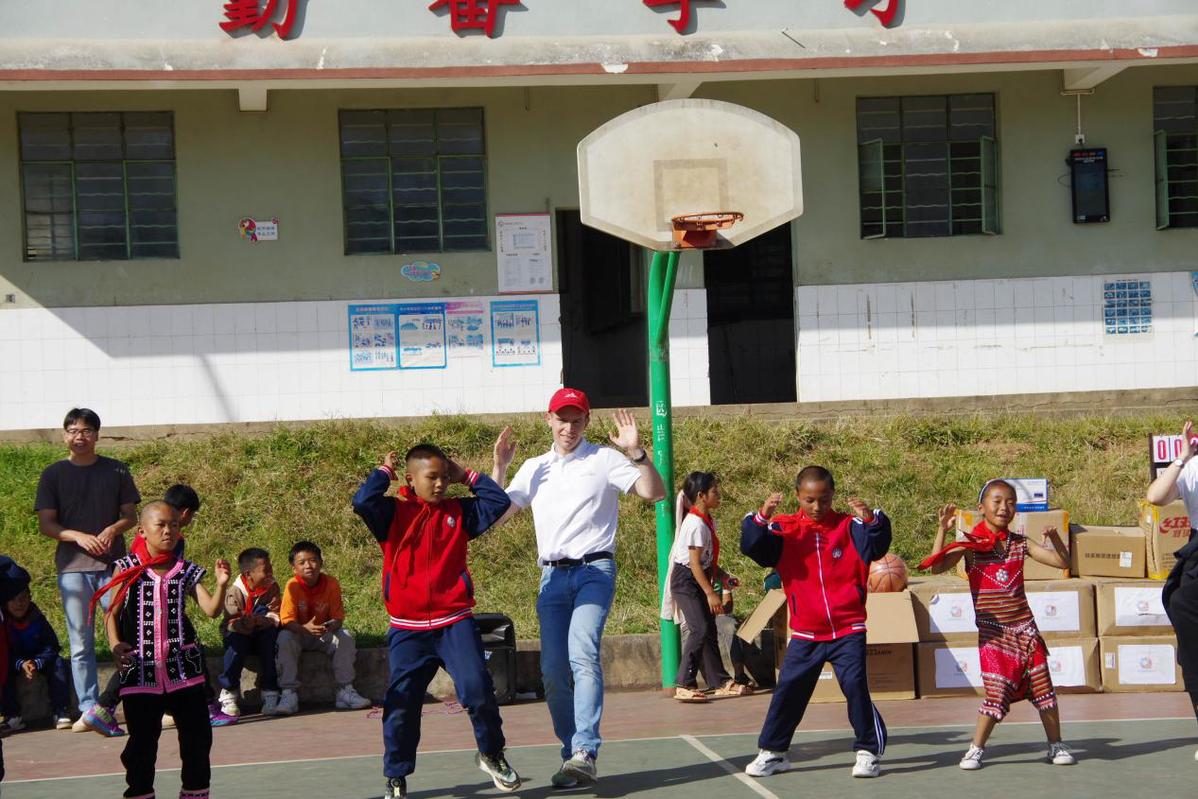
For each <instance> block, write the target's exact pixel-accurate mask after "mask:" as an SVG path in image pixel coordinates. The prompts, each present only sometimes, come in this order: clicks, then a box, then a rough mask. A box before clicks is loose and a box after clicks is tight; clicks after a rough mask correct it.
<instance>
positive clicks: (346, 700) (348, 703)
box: [334, 685, 371, 710]
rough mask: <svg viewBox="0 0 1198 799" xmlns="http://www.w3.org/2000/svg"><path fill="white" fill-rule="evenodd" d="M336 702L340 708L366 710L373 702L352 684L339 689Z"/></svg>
mask: <svg viewBox="0 0 1198 799" xmlns="http://www.w3.org/2000/svg"><path fill="white" fill-rule="evenodd" d="M334 704H335V706H336V707H337V709H338V710H365V709H366V708H368V707H370V705H371V702H370V700H369V699H367V698H366V697H364V696H362V695H361V694H360V693H358V692H357V691H355V690H354V687H353V686H352V685H343V686H341V690H339V691H337V700H336V702H334Z"/></svg>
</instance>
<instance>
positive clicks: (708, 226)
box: [670, 211, 745, 250]
mask: <svg viewBox="0 0 1198 799" xmlns="http://www.w3.org/2000/svg"><path fill="white" fill-rule="evenodd" d="M744 218H745V215H744V214H742V213H741V212H740V211H707V212H705V213H701V214H681V215H679V216H675V217H673V218H672V219H671V220H670V221H671V222H672V223H673V225H674V246H675V247H678V248H679V249H682V250H710V249H712V248H714V247H715V246H716V245H717V244H719V234H718V233H717V231H720V230H724V229H725V228H730V227H732V226H733V225H735V224H736V223H737V222H739V221H740V220H742V219H744Z"/></svg>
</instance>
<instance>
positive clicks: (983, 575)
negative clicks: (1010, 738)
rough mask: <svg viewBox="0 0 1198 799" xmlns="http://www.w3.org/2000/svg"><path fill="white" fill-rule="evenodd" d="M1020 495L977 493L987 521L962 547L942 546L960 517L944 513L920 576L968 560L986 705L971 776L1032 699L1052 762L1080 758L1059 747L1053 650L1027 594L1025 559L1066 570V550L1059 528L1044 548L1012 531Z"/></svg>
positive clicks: (993, 487)
mask: <svg viewBox="0 0 1198 799" xmlns="http://www.w3.org/2000/svg"><path fill="white" fill-rule="evenodd" d="M1015 504H1016V501H1015V489H1014V488H1013V487H1012V486H1011V484H1010V483H1006V482H1004V481H1002V480H991V481H990V482H988V483H986V485H984V486H982V490H981V492H980V493H979V494H978V510H980V511H981V512H982V521H981V522H980V523H979V524H978V525H977V526H976V527H975V528H974V529H973V530H972V531H971V532H969V533H967V534H966V537H965V540H963V541H954V542H953V543H950V544H948V545H947V546H945V544H944V538H945V535H946V534H947V533H948V531H949V530H950V529H951V528H952V526H953V520H954V519H955V518H956V515H957V508H956V506H955V505H945V506H944V507H943V508H942V509H941V510H940V529H939V531H938V532H937V533H936V540H935V542H934V543H933V544H932V554H931V555H929V556H928V557H927V558H926V559H925V560H924V561H923V563H920V564H919V567H920V568H921V569H929V568H930V569H931V570H932V572H933V573H939V572H943V571H946V570H947V569H950V568H952V567H953V566H955V565H956V563H957V561H959V560H960V559H961V558H962V557H964V558H965V565H966V569H967V571H968V574H969V591H970V593H971V594H973V608H974V615H975V617H976V619H977V626H978V653H979V655H980V660H981V666H982V681H983V683H984V684H985V687H986V699H985V701H983V702H982V707H981V709H980V710H979V711H978V712H979V713H980V714H981V715H979V716H978V723H977V727H976V728H975V730H974V733H973V743H972V744H970V747H969V751H967V752H966V753H965V757H963V758H962V759H961V763H960V766H961V768H963V769H965V770H966V771H974V770H976V769H980V768H981V767H982V755H983V754H984V751H985V750H984V747H985V745H986V741H987V739H989V737H990V733H991V732H993V731H994V725H996V724H997V723H998V722H1000V721H1002V719H1003V717H1004V716H1006V714H1007V711H1008V710H1010V708H1011V703H1012V702H1017V701H1019V700H1020V699H1024V698H1026V699H1028V700H1029V701H1030V702H1031V703H1032V705H1034V706H1035V707H1036V709H1037V710H1039V711H1040V721H1041V722H1042V723H1043V724H1044V732H1045V733H1046V734H1047V736H1048V760H1049V762H1051V763H1053V764H1054V765H1058V766H1071V765H1073V764H1074V763H1076V762H1077V759H1076V758H1075V757H1074V756H1073V754H1072V753H1071V752H1070V751H1069V747H1067V746H1065V744H1063V743H1061V716H1060V711H1059V709H1058V708H1057V699H1056V693H1055V692H1054V691H1053V687H1052V677H1051V676H1050V675H1049V673H1048V648H1047V647H1046V646H1045V645H1044V639H1043V638H1041V637H1040V631H1039V629H1038V628H1037V627H1036V620H1035V618H1034V617H1033V616H1032V610H1031V608H1030V607H1029V606H1028V603H1027V595H1026V594H1025V593H1024V590H1023V559H1024V556H1025V555H1030V556H1031V557H1032V559H1033V560H1036V561H1039V562H1040V563H1043V564H1044V565H1046V566H1051V567H1052V568H1054V569H1067V568H1069V556H1068V555H1067V550H1066V548H1065V544H1064V543H1063V542H1062V541H1061V537H1060V535H1058V533H1057V531H1056V529H1055V528H1049V529H1048V530H1045V531H1044V541H1045V543H1047V544H1049V545H1050V546H1045V545H1044V544H1041V543H1036V542H1035V541H1029V540H1027V539H1026V538H1025V537H1024V536H1022V535H1020V534H1019V533H1014V532H1011V531H1010V530H1009V529H1008V528H1009V527H1010V524H1011V522H1012V521H1014V519H1015Z"/></svg>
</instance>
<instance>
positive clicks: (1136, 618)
mask: <svg viewBox="0 0 1198 799" xmlns="http://www.w3.org/2000/svg"><path fill="white" fill-rule="evenodd" d="M1092 582H1094V583H1095V590H1096V596H1097V604H1098V637H1099V638H1103V637H1110V636H1125V635H1134V636H1145V635H1171V634H1172V633H1173V625H1171V624H1170V623H1169V617H1168V616H1166V615H1165V604H1164V602H1163V601H1162V600H1161V589H1162V588H1164V585H1165V584H1164V582H1163V581H1159V580H1093V581H1092Z"/></svg>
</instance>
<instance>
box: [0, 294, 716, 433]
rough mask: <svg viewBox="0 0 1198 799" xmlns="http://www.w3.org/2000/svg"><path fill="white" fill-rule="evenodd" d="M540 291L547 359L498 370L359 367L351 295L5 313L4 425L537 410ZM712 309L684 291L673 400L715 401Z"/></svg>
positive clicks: (554, 371)
mask: <svg viewBox="0 0 1198 799" xmlns="http://www.w3.org/2000/svg"><path fill="white" fill-rule="evenodd" d="M471 299H475V300H478V299H481V300H482V301H483V302H489V300H491V299H497V298H487V297H484V298H477V297H476V298H471ZM498 299H519V298H517V297H511V296H505V297H502V298H498ZM536 299H537V300H538V301H539V302H540V321H541V346H542V351H541V365H540V366H529V367H508V368H500V369H496V368H493V367H492V365H491V359H490V350H489V349H488V350H487V353H486V354H485V355H484V356H476V357H466V358H453V357H451V358H450V359H449V362H448V367H447V368H445V369H427V370H393V371H378V372H354V371H351V370H350V368H349V350H348V332H347V328H348V317H347V306H348V305H349V304H350V303H348V302H345V301H329V302H280V303H228V304H218V305H170V306H135V307H122V308H56V309H21V310H13V311H5V312H0V429H4V430H19V429H29V428H44V427H56V426H57V425H58V424H59V422H60V421H61V418H62V415H63V413H65V412H66V410H67V409H69V408H70V407H72V406H75V405H84V406H88V407H92V408H95V409H96V410H97V411H98V412H99V413H100V415H101V418H102V419H103V420H104V424H105V426H126V425H152V424H190V423H201V424H202V423H219V422H251V421H273V420H291V419H326V418H340V417H349V418H353V417H372V416H416V415H422V414H429V413H447V414H448V413H503V412H517V411H537V410H541V409H543V408H544V407H545V403H546V401H547V400H548V397H549V395H550V394H551V393H552V392H553V391H554V390H556V389H557V388H558V387H559V386H560V385H561V371H562V352H561V324H560V321H559V318H560V310H559V301H558V296H557V295H555V294H551V295H537V296H536ZM371 302H373V301H371ZM381 302H387V301H385V300H384V301H381ZM695 314H697V315H698V318H695V316H694V315H695ZM706 315H707V306H706V302H705V299H704V293H703V290H702V289H699V290H690V291H680V292H678V294H677V296H676V297H675V300H674V313H673V317H672V319H673V321H672V324H671V327H670V332H671V337H672V338H673V339H674V341H673V345H672V354H673V364H674V370H673V376H674V380H673V391H674V397H673V399H674V403H675V404H676V405H694V404H700V405H706V404H707V403H708V402H709V401H710V391H709V389H708V386H707V338H706V327H707V323H706ZM488 346H489V342H488ZM583 388H585V387H583Z"/></svg>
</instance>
